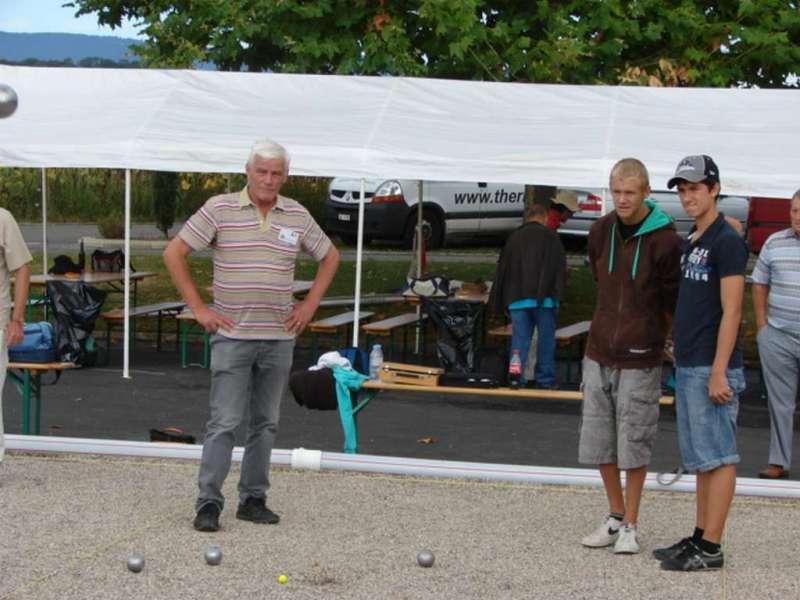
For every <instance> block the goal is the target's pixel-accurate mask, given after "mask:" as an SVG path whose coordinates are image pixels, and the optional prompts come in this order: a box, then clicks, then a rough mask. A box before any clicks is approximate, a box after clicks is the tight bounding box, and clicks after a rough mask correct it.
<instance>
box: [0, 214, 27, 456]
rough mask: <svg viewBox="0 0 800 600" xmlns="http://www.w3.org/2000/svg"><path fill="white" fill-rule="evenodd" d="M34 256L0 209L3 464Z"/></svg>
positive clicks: (0, 424)
mask: <svg viewBox="0 0 800 600" xmlns="http://www.w3.org/2000/svg"><path fill="white" fill-rule="evenodd" d="M31 260H33V259H32V257H31V253H30V252H29V251H28V247H27V246H26V245H25V240H24V239H23V238H22V232H21V231H20V230H19V225H17V222H16V221H15V220H14V217H13V216H12V214H11V213H10V212H8V211H7V210H6V209H4V208H0V464H2V462H3V456H4V455H5V439H4V437H3V397H2V389H3V385H4V384H5V382H6V367H7V366H8V349H9V348H10V347H12V346H16V345H17V344H19V343H20V342H21V341H22V325H23V320H24V317H25V307H26V305H27V304H28V285H29V283H30V277H31V271H30V268H28V263H29V262H31ZM12 276H13V277H14V302H13V304H12V302H11V278H12Z"/></svg>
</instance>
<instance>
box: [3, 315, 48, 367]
mask: <svg viewBox="0 0 800 600" xmlns="http://www.w3.org/2000/svg"><path fill="white" fill-rule="evenodd" d="M22 331H23V333H24V335H25V337H24V338H23V339H22V341H21V342H20V343H19V344H17V345H16V346H14V347H13V348H9V349H8V360H9V361H10V362H32V363H47V362H56V361H57V360H58V356H57V354H56V341H55V336H54V335H53V326H52V325H51V324H50V323H48V322H47V321H41V322H40V323H25V326H24V328H23V330H22Z"/></svg>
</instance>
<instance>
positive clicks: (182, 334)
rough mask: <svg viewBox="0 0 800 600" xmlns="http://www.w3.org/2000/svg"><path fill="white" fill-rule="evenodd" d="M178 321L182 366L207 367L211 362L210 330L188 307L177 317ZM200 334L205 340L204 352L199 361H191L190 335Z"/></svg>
mask: <svg viewBox="0 0 800 600" xmlns="http://www.w3.org/2000/svg"><path fill="white" fill-rule="evenodd" d="M175 318H176V319H177V321H178V331H179V333H178V337H179V338H180V355H181V367H183V368H184V369H185V368H186V367H202V368H204V369H207V368H208V367H209V365H210V364H211V344H210V342H209V335H208V332H207V331H206V330H205V329H204V328H203V327H201V326H200V325H199V324H198V323H197V319H195V318H194V313H193V312H192V311H191V310H189V309H188V308H187V309H184V311H183V312H181V313H180V314H178V316H177V317H175ZM193 335H195V336H196V335H199V336H201V337H202V340H203V354H202V357H201V359H200V362H199V363H192V362H189V337H190V336H193Z"/></svg>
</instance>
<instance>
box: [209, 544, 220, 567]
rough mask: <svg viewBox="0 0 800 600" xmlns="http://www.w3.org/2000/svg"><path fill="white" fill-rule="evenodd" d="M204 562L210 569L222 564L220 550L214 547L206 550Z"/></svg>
mask: <svg viewBox="0 0 800 600" xmlns="http://www.w3.org/2000/svg"><path fill="white" fill-rule="evenodd" d="M206 562H207V563H208V564H209V565H211V566H212V567H215V566H217V565H218V564H219V563H221V562H222V550H220V549H219V548H217V547H216V546H214V547H213V548H209V549H208V550H206Z"/></svg>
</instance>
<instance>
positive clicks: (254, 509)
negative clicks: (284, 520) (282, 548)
mask: <svg viewBox="0 0 800 600" xmlns="http://www.w3.org/2000/svg"><path fill="white" fill-rule="evenodd" d="M236 518H237V519H241V520H242V521H252V522H253V523H267V524H268V525H275V523H277V522H278V521H280V520H281V518H280V517H279V516H278V515H276V514H275V513H274V512H272V511H271V510H270V509H268V508H267V504H266V501H265V500H264V498H248V499H247V500H245V501H244V503H243V504H240V505H239V508H238V509H236Z"/></svg>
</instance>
